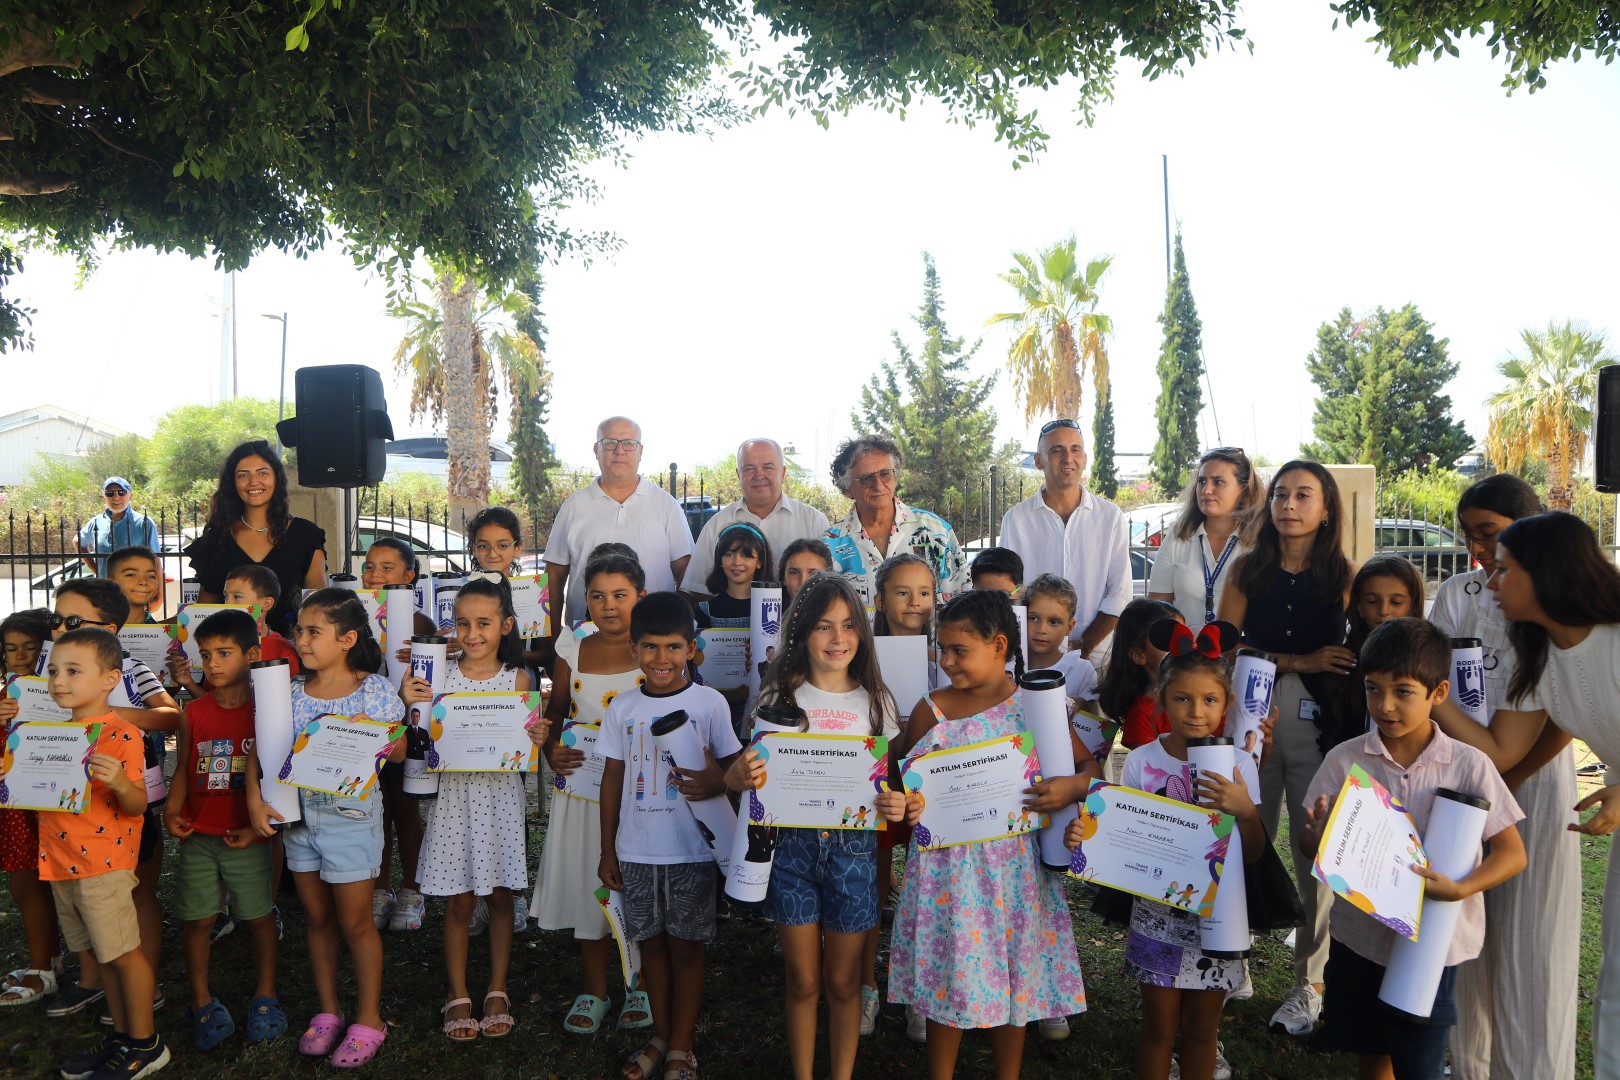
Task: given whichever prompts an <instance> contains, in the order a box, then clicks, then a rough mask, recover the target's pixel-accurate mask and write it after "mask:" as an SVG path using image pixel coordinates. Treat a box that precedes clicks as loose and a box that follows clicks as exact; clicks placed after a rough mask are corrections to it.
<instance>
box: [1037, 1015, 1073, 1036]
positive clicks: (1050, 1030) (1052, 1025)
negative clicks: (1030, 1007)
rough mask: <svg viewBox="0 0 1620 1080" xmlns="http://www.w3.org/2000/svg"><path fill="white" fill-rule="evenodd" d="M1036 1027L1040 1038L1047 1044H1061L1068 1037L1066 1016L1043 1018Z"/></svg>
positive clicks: (1067, 1019)
mask: <svg viewBox="0 0 1620 1080" xmlns="http://www.w3.org/2000/svg"><path fill="white" fill-rule="evenodd" d="M1036 1027H1037V1028H1038V1029H1039V1030H1040V1033H1041V1038H1043V1039H1045V1040H1047V1041H1048V1042H1062V1041H1063V1040H1064V1039H1067V1038H1068V1037H1069V1018H1068V1017H1067V1016H1043V1017H1041V1022H1040V1023H1039V1024H1037V1025H1036Z"/></svg>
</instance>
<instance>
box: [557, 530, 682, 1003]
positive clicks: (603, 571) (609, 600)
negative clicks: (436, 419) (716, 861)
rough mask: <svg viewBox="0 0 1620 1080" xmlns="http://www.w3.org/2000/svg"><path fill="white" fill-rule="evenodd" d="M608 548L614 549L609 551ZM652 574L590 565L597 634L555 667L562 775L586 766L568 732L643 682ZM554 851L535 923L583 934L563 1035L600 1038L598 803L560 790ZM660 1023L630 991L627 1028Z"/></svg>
mask: <svg viewBox="0 0 1620 1080" xmlns="http://www.w3.org/2000/svg"><path fill="white" fill-rule="evenodd" d="M604 546H606V545H604ZM646 583H647V576H646V574H645V573H644V572H643V571H642V569H641V564H640V563H638V562H637V561H636V560H635V559H633V558H631V557H630V556H628V555H623V554H618V553H608V554H602V553H601V548H598V549H597V550H596V551H593V552H592V553H591V558H590V560H589V561H588V562H587V563H586V564H585V608H586V611H587V613H588V614H589V615H590V622H589V623H588V624H587V625H590V626H594V627H595V633H592V634H589V635H587V636H585V637H583V638H582V637H578V636H577V635H575V634H574V632H573V631H571V630H569V629H568V628H567V627H564V628H563V630H562V632H561V633H559V634H558V635H557V661H556V666H555V667H554V668H553V669H552V678H551V698H550V700H549V701H548V702H547V704H546V719H547V720H548V721H549V722H550V723H549V728H548V729H547V730H546V731H545V732H544V734H543V736H542V734H541V733H540V732H538V731H531V732H529V736H530V738H532V739H534V740H535V741H536V742H540V743H543V744H544V747H543V749H544V752H545V755H546V763H547V764H549V765H550V766H551V771H552V772H553V773H555V774H556V775H557V776H558V777H569V776H573V775H575V774H576V773H578V772H579V770H580V769H581V768H583V767H584V766H585V757H586V755H585V751H583V750H581V749H578V748H577V747H573V746H564V745H563V744H562V733H563V729H564V727H566V726H573V725H576V724H578V725H585V726H587V727H598V728H599V727H600V726H601V723H602V718H603V717H604V716H605V715H606V714H607V709H608V704H609V703H610V702H612V701H613V700H614V699H615V698H617V697H618V696H619V695H620V694H623V693H625V692H626V691H629V690H634V689H635V688H636V687H637V686H638V685H640V683H641V681H642V675H641V665H640V662H639V660H638V659H637V657H636V647H635V643H634V642H632V641H631V640H630V614H631V612H632V610H633V609H634V608H635V606H636V603H637V602H638V601H639V600H640V599H641V598H642V597H643V596H645V595H646ZM550 798H551V802H550V808H549V812H548V813H547V815H546V838H545V844H544V846H543V847H542V848H541V849H540V870H539V873H538V874H537V875H536V876H537V877H538V882H537V884H536V885H535V887H534V902H533V904H531V905H530V906H531V907H532V908H533V910H534V914H535V920H536V922H537V924H538V925H539V927H540V929H542V930H568V929H570V928H571V929H572V930H573V931H574V939H575V940H576V941H578V942H579V958H580V967H581V969H582V971H583V975H584V983H585V986H584V992H583V993H581V994H580V995H579V996H577V997H576V998H574V1004H573V1006H572V1007H571V1008H570V1009H569V1011H568V1016H567V1018H566V1019H565V1020H564V1021H563V1030H564V1031H567V1032H569V1033H570V1034H574V1035H593V1034H595V1033H596V1032H597V1031H598V1030H600V1028H601V1027H602V1021H603V1019H604V1018H606V1016H607V1013H608V1006H609V1002H608V989H607V968H608V960H609V955H610V953H611V951H612V949H613V938H612V932H611V930H610V929H609V928H608V922H607V918H606V917H605V916H604V915H603V914H602V905H601V904H600V903H598V902H597V899H596V888H597V880H596V863H597V860H598V859H600V858H601V856H602V825H601V816H600V812H599V811H598V809H597V803H596V802H595V801H594V800H587V799H585V798H582V797H580V796H578V795H574V794H567V793H565V792H563V791H561V790H559V789H557V788H555V787H554V788H553V790H552V792H551V797H550ZM651 1025H652V1005H651V1004H650V1003H649V1002H648V1001H647V995H646V992H645V991H641V990H627V991H626V993H625V995H624V1003H623V1006H622V1007H621V1008H620V1009H619V1025H618V1026H619V1027H620V1028H622V1029H624V1030H626V1031H629V1030H633V1029H637V1028H645V1027H650V1026H651Z"/></svg>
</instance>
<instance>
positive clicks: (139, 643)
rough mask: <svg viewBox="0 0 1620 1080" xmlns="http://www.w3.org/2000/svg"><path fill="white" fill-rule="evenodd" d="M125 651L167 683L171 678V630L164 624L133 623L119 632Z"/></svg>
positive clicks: (120, 641)
mask: <svg viewBox="0 0 1620 1080" xmlns="http://www.w3.org/2000/svg"><path fill="white" fill-rule="evenodd" d="M118 641H119V643H120V644H122V645H123V646H124V651H125V652H127V653H129V655H130V656H132V657H133V658H135V659H136V660H139V661H140V662H141V663H143V664H145V665H146V666H147V667H148V668H150V669H151V671H152V674H154V675H156V676H157V677H158V678H159V679H162V680H163V681H164V682H166V683H171V684H172V681H173V680H171V679H170V678H169V628H168V627H167V626H164V625H163V624H162V623H133V624H131V625H129V626H126V627H124V628H123V629H121V630H119V631H118Z"/></svg>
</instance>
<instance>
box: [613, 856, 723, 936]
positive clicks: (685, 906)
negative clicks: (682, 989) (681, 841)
mask: <svg viewBox="0 0 1620 1080" xmlns="http://www.w3.org/2000/svg"><path fill="white" fill-rule="evenodd" d="M718 875H719V871H718V870H717V869H716V867H715V865H714V863H712V862H695V863H671V864H669V865H655V864H652V863H632V862H621V863H620V864H619V877H620V878H621V879H622V880H623V882H624V931H625V933H626V934H628V935H629V936H630V938H631V940H633V941H646V940H647V939H648V938H654V937H657V936H658V935H659V934H668V935H669V936H670V937H673V938H680V939H681V940H682V941H712V940H713V939H714V901H715V893H716V891H717V888H718V885H719V876H718Z"/></svg>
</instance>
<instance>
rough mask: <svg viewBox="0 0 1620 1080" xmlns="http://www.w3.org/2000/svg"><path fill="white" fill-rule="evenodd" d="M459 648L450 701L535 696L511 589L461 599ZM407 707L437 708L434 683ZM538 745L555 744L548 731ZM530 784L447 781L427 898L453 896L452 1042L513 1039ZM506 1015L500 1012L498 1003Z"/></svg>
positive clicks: (426, 875) (410, 693) (431, 844)
mask: <svg viewBox="0 0 1620 1080" xmlns="http://www.w3.org/2000/svg"><path fill="white" fill-rule="evenodd" d="M455 612H456V640H457V641H458V642H460V644H461V658H460V659H459V660H456V661H455V662H453V663H452V664H451V665H450V670H449V671H448V672H447V673H446V674H445V680H444V688H443V692H444V693H447V694H451V693H465V692H487V691H521V690H528V689H529V688H530V684H529V673H528V671H527V670H525V669H524V668H523V666H522V665H523V641H522V639H521V638H519V637H518V636H517V616H516V615H515V614H513V612H512V596H511V593H510V592H509V591H508V590H507V588H506V586H505V585H504V584H497V583H496V582H493V581H484V580H482V579H477V578H475V579H473V580H472V581H469V582H467V584H465V585H463V586H462V587H461V591H460V592H459V593H457V594H456V608H455ZM399 696H400V698H401V699H402V700H403V701H404V702H405V704H406V705H407V706H410V705H416V704H419V703H422V702H431V701H432V700H433V688H432V686H430V685H429V684H428V681H427V680H426V679H420V678H414V677H413V678H408V679H406V680H405V681H404V682H403V684H402V685H401V686H400V692H399ZM535 726H536V727H537V728H538V729H539V730H538V732H536V731H533V730H531V733H530V734H531V736H533V735H536V734H537V735H538V736H539V740H538V741H540V742H544V739H545V726H546V721H545V720H543V719H542V720H540V721H539V722H538V723H537V724H536V725H535ZM526 816H527V815H526V810H525V807H524V793H523V774H522V773H515V772H446V773H443V774H441V775H440V777H439V797H438V801H437V803H436V804H435V808H434V811H433V818H432V820H431V821H429V822H428V827H427V836H426V838H425V839H424V840H423V843H422V891H423V892H424V893H426V894H427V895H429V896H446V897H449V898H450V899H449V902H448V903H447V904H446V905H445V912H444V963H445V973H446V975H447V976H448V979H449V982H450V1000H449V1001H448V1002H447V1003H446V1004H445V1006H444V1008H442V1009H441V1010H439V1011H440V1012H441V1013H443V1015H444V1033H445V1035H446V1036H447V1037H448V1038H449V1039H450V1040H451V1041H452V1042H469V1041H471V1040H473V1039H476V1038H478V1037H479V1036H480V1035H482V1036H484V1037H485V1038H486V1039H500V1038H504V1037H505V1036H507V1035H509V1034H511V1032H512V1027H513V1024H514V1021H513V1019H512V1016H511V1009H512V999H511V998H510V997H509V996H508V995H507V992H506V974H507V969H508V967H509V966H510V964H511V959H512V932H513V920H512V898H513V894H514V893H518V892H521V891H522V890H524V889H525V888H527V887H528V885H529V871H528V859H527V855H526V853H525V851H524V839H525V834H526V833H527V828H526V821H525V818H526ZM475 896H479V897H485V898H487V899H486V901H485V902H486V903H487V904H488V905H489V913H490V920H489V967H490V975H489V989H488V991H487V992H486V993H485V994H484V1007H483V1014H484V1016H483V1019H482V1020H474V1019H473V1018H472V998H471V997H469V996H468V993H467V931H468V929H469V927H470V925H471V923H472V913H473V902H474V899H473V898H474V897H475ZM492 998H499V999H500V1000H501V1001H503V1002H504V1003H505V1007H504V1008H501V1009H499V1010H491V1009H490V1007H489V1002H490V999H492Z"/></svg>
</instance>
